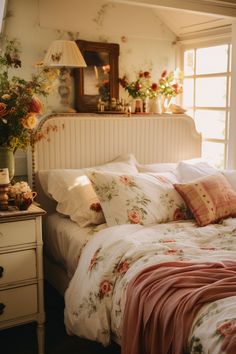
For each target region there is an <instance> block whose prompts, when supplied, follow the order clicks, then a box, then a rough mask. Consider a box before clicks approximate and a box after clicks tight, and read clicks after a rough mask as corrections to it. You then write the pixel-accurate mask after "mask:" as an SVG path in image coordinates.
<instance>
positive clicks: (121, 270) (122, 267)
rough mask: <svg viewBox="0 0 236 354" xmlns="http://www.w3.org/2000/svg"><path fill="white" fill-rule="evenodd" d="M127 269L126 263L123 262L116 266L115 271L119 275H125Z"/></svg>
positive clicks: (127, 264)
mask: <svg viewBox="0 0 236 354" xmlns="http://www.w3.org/2000/svg"><path fill="white" fill-rule="evenodd" d="M128 269H129V263H128V261H124V262H122V263H120V264H118V266H117V268H116V270H117V272H118V273H119V274H125V273H126V272H127V270H128Z"/></svg>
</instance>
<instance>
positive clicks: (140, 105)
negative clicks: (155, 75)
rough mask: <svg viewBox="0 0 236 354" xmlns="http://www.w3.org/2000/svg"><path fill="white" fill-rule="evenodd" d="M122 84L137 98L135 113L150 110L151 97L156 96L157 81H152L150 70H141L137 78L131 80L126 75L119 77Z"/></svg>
mask: <svg viewBox="0 0 236 354" xmlns="http://www.w3.org/2000/svg"><path fill="white" fill-rule="evenodd" d="M119 82H120V84H121V86H122V87H123V88H124V89H125V91H127V93H128V95H129V96H131V97H132V98H133V99H134V100H135V103H136V105H135V109H134V111H135V113H140V112H144V113H148V112H149V99H151V98H153V97H154V96H155V91H156V89H157V85H156V83H152V81H151V74H150V72H149V71H139V73H138V75H137V78H136V79H135V80H134V81H131V82H129V81H128V78H127V76H126V75H124V76H123V77H122V78H120V79H119Z"/></svg>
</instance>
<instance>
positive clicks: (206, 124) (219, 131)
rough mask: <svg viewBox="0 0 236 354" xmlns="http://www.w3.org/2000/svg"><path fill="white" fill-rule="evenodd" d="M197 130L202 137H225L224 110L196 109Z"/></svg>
mask: <svg viewBox="0 0 236 354" xmlns="http://www.w3.org/2000/svg"><path fill="white" fill-rule="evenodd" d="M195 123H196V127H197V130H198V131H199V132H201V133H202V135H203V137H204V138H215V139H225V112H224V111H223V112H222V111H210V110H196V113H195Z"/></svg>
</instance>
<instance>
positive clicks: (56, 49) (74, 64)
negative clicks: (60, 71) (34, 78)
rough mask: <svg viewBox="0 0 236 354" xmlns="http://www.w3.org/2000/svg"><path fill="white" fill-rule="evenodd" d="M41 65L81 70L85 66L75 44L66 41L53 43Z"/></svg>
mask: <svg viewBox="0 0 236 354" xmlns="http://www.w3.org/2000/svg"><path fill="white" fill-rule="evenodd" d="M43 63H44V65H45V66H51V67H58V68H61V67H66V68H81V67H86V66H87V65H86V63H85V60H84V58H83V56H82V54H81V52H80V50H79V47H78V46H77V44H76V43H75V42H74V41H68V40H66V41H64V40H56V41H53V42H52V44H51V45H50V47H49V49H48V51H47V54H46V55H45V58H44V60H43Z"/></svg>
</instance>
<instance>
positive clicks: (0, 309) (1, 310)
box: [0, 302, 6, 315]
mask: <svg viewBox="0 0 236 354" xmlns="http://www.w3.org/2000/svg"><path fill="white" fill-rule="evenodd" d="M5 307H6V305H4V304H3V303H2V302H0V315H2V314H3V312H4V309H5Z"/></svg>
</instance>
